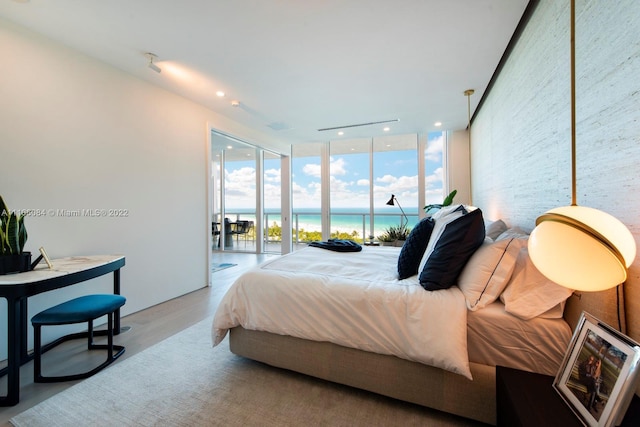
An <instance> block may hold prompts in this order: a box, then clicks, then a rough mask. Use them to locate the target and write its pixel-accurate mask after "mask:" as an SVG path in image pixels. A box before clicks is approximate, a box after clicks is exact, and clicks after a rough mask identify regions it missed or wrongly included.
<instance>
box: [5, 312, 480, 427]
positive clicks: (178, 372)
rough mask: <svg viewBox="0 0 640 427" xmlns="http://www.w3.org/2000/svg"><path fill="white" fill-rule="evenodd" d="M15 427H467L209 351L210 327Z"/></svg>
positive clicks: (89, 382) (171, 341)
mask: <svg viewBox="0 0 640 427" xmlns="http://www.w3.org/2000/svg"><path fill="white" fill-rule="evenodd" d="M11 423H12V424H13V425H14V426H17V427H27V426H28V427H39V426H42V427H45V426H46V427H72V426H74V427H75V426H109V427H111V426H189V427H193V426H196V427H198V426H365V425H366V426H396V425H397V426H412V425H416V426H417V425H422V426H424V425H429V426H464V425H475V424H474V423H473V422H469V421H465V420H462V419H460V418H457V417H453V416H450V415H448V414H444V413H441V412H437V411H430V410H428V409H425V408H422V407H419V406H416V405H410V404H405V403H403V402H399V401H396V400H392V399H387V398H384V397H381V396H378V395H375V394H372V393H367V392H364V391H360V390H357V389H353V388H349V387H343V386H339V385H336V384H332V383H329V382H326V381H322V380H317V379H314V378H311V377H307V376H304V375H299V374H296V373H293V372H290V371H287V370H282V369H278V368H273V367H270V366H267V365H264V364H261V363H258V362H253V361H250V360H248V359H244V358H241V357H238V356H235V355H233V354H232V353H231V352H230V351H229V346H228V342H227V340H225V341H223V342H222V343H221V344H220V345H219V346H217V347H212V345H211V319H207V320H205V321H202V322H200V323H198V324H196V325H194V326H192V327H190V328H188V329H186V330H184V331H182V332H180V333H178V334H176V335H174V336H172V337H170V338H168V339H166V340H165V341H162V342H161V343H158V344H156V345H155V346H153V347H150V348H148V349H147V350H145V351H143V352H140V353H138V354H136V355H133V356H131V357H129V358H127V359H124V360H122V361H119V362H116V363H115V364H114V365H112V366H110V367H109V368H107V369H105V370H104V371H102V372H100V373H98V374H97V375H94V376H93V377H91V378H88V379H86V380H84V381H83V382H80V383H78V384H75V385H74V386H72V387H70V388H68V389H66V390H64V391H62V392H61V393H59V394H57V395H55V396H53V397H51V398H49V399H48V400H45V401H43V402H41V403H40V404H38V405H36V406H34V407H32V408H31V409H28V410H26V411H25V412H23V413H21V414H19V415H17V416H15V417H14V418H12V419H11Z"/></svg>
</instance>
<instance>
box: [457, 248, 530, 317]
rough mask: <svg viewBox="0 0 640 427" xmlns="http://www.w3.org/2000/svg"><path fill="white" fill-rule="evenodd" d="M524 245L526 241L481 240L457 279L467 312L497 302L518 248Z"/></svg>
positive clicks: (513, 265) (507, 281)
mask: <svg viewBox="0 0 640 427" xmlns="http://www.w3.org/2000/svg"><path fill="white" fill-rule="evenodd" d="M526 246H527V241H526V239H503V240H500V241H497V242H493V241H492V240H491V239H490V238H487V239H485V242H484V243H483V244H482V246H480V247H479V248H478V250H477V251H475V252H474V253H473V255H471V258H469V261H467V264H466V265H465V267H464V269H463V270H462V273H460V277H458V287H459V288H460V290H461V291H462V293H463V294H464V297H465V299H466V301H467V308H468V309H469V310H471V311H476V310H479V309H481V308H484V307H486V306H487V305H488V304H491V303H492V302H494V301H495V300H497V299H498V297H499V296H500V294H501V293H502V291H503V290H504V288H505V287H506V286H507V283H509V279H510V278H511V274H512V273H513V269H514V267H515V265H516V258H517V257H518V253H519V252H520V249H521V248H522V247H526Z"/></svg>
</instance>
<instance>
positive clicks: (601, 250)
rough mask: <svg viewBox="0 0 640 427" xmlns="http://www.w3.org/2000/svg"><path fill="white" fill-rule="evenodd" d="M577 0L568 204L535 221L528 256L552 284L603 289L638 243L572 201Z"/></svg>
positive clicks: (614, 222)
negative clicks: (569, 199)
mask: <svg viewBox="0 0 640 427" xmlns="http://www.w3.org/2000/svg"><path fill="white" fill-rule="evenodd" d="M575 110H576V109H575V0H571V181H572V189H571V191H572V200H571V206H563V207H559V208H555V209H551V210H550V211H548V212H545V213H544V214H542V215H541V216H540V217H538V219H536V228H534V229H533V231H532V232H531V236H530V237H529V243H528V247H529V256H530V257H531V261H532V262H533V264H534V265H535V266H536V268H537V269H538V270H539V271H540V272H541V273H542V274H544V275H545V276H546V277H547V278H549V279H550V280H552V281H554V282H555V283H557V284H559V285H562V286H565V287H567V288H570V289H574V290H578V291H602V290H606V289H610V288H613V287H615V286H617V285H619V284H621V283H623V282H624V281H625V280H626V279H627V269H628V268H629V266H630V265H631V263H632V262H633V260H634V258H635V256H636V244H635V240H634V238H633V235H632V234H631V232H630V231H629V230H628V229H627V227H626V226H625V225H624V224H623V223H622V222H621V221H619V220H618V219H617V218H615V217H613V216H612V215H610V214H608V213H606V212H602V211H600V210H597V209H593V208H588V207H583V206H578V205H577V203H576V131H575V127H576V126H575V123H576V112H575Z"/></svg>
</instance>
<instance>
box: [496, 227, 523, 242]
mask: <svg viewBox="0 0 640 427" xmlns="http://www.w3.org/2000/svg"><path fill="white" fill-rule="evenodd" d="M512 238H515V239H527V238H529V233H527V232H526V231H524V230H523V229H522V228H520V227H511V228H508V229H506V230H505V231H504V232H502V233H500V235H499V236H498V237H497V238H496V239H494V240H495V241H496V242H497V241H498V240H502V239H512Z"/></svg>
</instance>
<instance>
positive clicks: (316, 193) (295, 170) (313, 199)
mask: <svg viewBox="0 0 640 427" xmlns="http://www.w3.org/2000/svg"><path fill="white" fill-rule="evenodd" d="M325 148H326V143H306V144H294V145H293V147H292V149H291V198H292V200H291V202H292V203H291V206H292V208H293V218H292V228H293V234H292V236H293V243H294V248H295V247H298V246H301V245H304V244H305V242H309V241H314V240H316V241H317V240H323V237H322V223H323V221H322V218H323V216H322V200H323V193H322V169H323V162H322V157H323V152H324V150H325Z"/></svg>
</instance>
